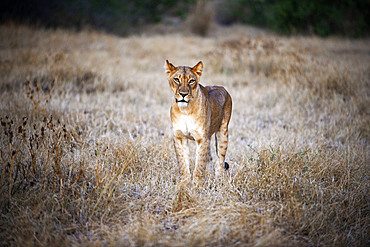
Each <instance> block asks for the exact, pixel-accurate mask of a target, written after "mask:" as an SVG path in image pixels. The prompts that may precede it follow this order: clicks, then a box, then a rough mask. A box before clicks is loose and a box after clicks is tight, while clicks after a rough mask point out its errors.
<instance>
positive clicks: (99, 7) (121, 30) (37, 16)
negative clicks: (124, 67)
mask: <svg viewBox="0 0 370 247" xmlns="http://www.w3.org/2000/svg"><path fill="white" fill-rule="evenodd" d="M194 3H195V0H185V1H182V2H181V3H178V2H177V1H175V0H158V1H152V0H141V1H134V0H125V1H120V0H107V1H98V0H65V1H58V0H50V1H45V0H4V1H2V2H1V3H0V21H8V20H13V21H20V22H29V23H36V24H41V25H44V26H51V27H53V26H64V27H74V28H77V29H80V28H82V27H86V26H92V27H94V28H98V29H104V30H106V31H109V32H114V33H116V34H126V33H127V31H129V30H130V28H132V27H136V26H138V25H143V24H148V23H156V22H159V21H161V18H162V16H163V15H173V14H177V15H178V14H179V13H180V12H181V13H186V12H187V11H188V10H189V8H190V6H191V5H192V4H194ZM180 10H181V11H180ZM182 15H183V14H182Z"/></svg>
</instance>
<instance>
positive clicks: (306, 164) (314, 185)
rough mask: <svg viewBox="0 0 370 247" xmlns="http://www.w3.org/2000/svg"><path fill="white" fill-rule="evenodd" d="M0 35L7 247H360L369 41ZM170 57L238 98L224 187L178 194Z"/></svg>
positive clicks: (10, 30) (249, 32)
mask: <svg viewBox="0 0 370 247" xmlns="http://www.w3.org/2000/svg"><path fill="white" fill-rule="evenodd" d="M0 37H1V40H0V97H1V99H0V117H1V126H0V130H1V131H0V148H1V151H0V155H1V160H0V164H1V165H0V175H1V178H0V185H1V187H0V194H1V198H0V209H1V215H0V241H1V243H0V245H1V246H302V245H303V246H368V245H369V244H370V238H369V236H370V227H369V224H370V200H369V199H370V198H369V175H370V174H369V173H370V169H369V168H370V167H369V151H370V146H369V139H370V107H369V105H370V100H369V99H370V41H369V40H345V39H339V38H328V39H320V38H316V37H282V36H278V35H275V34H272V33H267V32H264V31H261V30H256V29H254V28H251V27H243V26H232V27H228V28H222V27H217V26H216V27H213V29H212V31H211V34H210V36H209V37H206V38H201V37H197V36H194V35H192V34H190V32H188V31H186V30H185V31H178V30H175V29H174V30H172V31H165V32H162V34H159V32H158V33H156V32H154V31H152V32H148V33H147V34H145V35H137V36H129V37H117V36H113V35H108V34H104V33H101V32H97V31H89V30H86V31H81V32H74V31H69V30H59V29H58V30H46V29H42V28H34V27H28V26H22V25H14V24H8V25H2V26H0ZM165 59H169V60H170V61H171V62H172V63H174V64H175V65H189V66H192V65H195V64H196V62H198V61H199V60H202V61H203V63H204V65H205V68H204V73H203V76H202V84H203V85H212V84H214V85H223V86H224V87H226V88H227V90H228V91H229V92H230V94H231V96H232V98H233V114H232V118H231V123H230V132H229V149H228V152H227V156H226V160H227V161H228V163H229V164H230V169H229V172H228V174H227V181H225V182H224V184H223V186H220V185H217V187H216V188H215V187H212V186H211V187H210V186H208V185H209V183H212V181H208V182H209V183H207V185H205V186H204V187H203V188H200V189H199V190H196V189H193V188H183V187H181V186H179V176H178V167H177V161H176V159H175V152H174V147H173V142H172V133H171V128H170V126H171V124H170V118H169V108H170V104H171V100H172V95H171V90H170V88H169V85H168V82H167V80H166V75H165V72H164V68H163V66H164V61H165ZM192 147H193V148H192V150H193V151H192V155H194V147H195V146H194V145H193V146H192ZM213 154H214V149H213ZM213 156H214V157H215V155H213ZM193 166H194V165H193ZM193 166H192V169H193Z"/></svg>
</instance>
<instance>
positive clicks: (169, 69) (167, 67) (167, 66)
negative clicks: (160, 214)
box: [164, 60, 176, 76]
mask: <svg viewBox="0 0 370 247" xmlns="http://www.w3.org/2000/svg"><path fill="white" fill-rule="evenodd" d="M164 68H165V70H166V73H167V76H169V75H170V74H171V72H172V71H174V70H175V69H176V67H175V66H173V64H172V63H170V62H168V60H166V63H165V64H164Z"/></svg>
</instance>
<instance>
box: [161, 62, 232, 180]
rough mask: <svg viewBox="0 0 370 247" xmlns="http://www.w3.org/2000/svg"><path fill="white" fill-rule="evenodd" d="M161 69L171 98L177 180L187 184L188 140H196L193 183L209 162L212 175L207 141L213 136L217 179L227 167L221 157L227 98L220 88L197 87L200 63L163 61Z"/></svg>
mask: <svg viewBox="0 0 370 247" xmlns="http://www.w3.org/2000/svg"><path fill="white" fill-rule="evenodd" d="M165 69H166V73H167V78H168V82H169V84H170V87H171V89H172V92H173V94H174V96H175V97H174V100H173V103H172V106H171V122H172V130H173V136H174V143H175V150H176V155H177V161H178V163H179V165H180V175H181V180H182V181H183V182H185V183H190V181H191V174H190V167H189V163H190V161H189V149H188V146H187V140H188V139H190V140H193V141H196V145H197V148H196V164H195V169H194V173H193V184H195V185H198V184H200V183H201V182H202V181H203V179H204V175H205V170H206V163H209V165H210V170H211V172H212V173H213V164H212V156H211V150H210V142H211V136H212V135H213V134H214V133H216V134H215V139H216V153H217V155H218V161H217V162H216V168H215V176H216V179H217V180H219V179H221V177H222V176H223V169H228V168H229V165H228V164H227V163H226V162H225V155H226V150H227V144H228V125H229V122H230V117H231V110H232V101H231V96H230V94H229V93H228V92H227V91H226V90H225V88H223V87H220V86H206V87H204V86H202V85H201V84H199V80H200V76H201V75H202V71H203V63H202V62H201V61H200V62H198V63H197V64H196V65H195V66H194V67H192V68H191V67H188V66H178V67H175V66H174V65H172V64H171V63H170V62H168V60H166V63H165Z"/></svg>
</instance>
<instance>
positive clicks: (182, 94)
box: [179, 93, 188, 98]
mask: <svg viewBox="0 0 370 247" xmlns="http://www.w3.org/2000/svg"><path fill="white" fill-rule="evenodd" d="M179 94H180V95H181V96H182V97H183V98H185V96H186V95H188V93H179Z"/></svg>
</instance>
